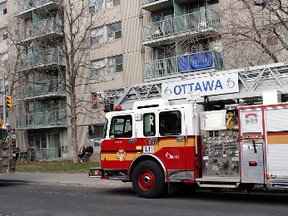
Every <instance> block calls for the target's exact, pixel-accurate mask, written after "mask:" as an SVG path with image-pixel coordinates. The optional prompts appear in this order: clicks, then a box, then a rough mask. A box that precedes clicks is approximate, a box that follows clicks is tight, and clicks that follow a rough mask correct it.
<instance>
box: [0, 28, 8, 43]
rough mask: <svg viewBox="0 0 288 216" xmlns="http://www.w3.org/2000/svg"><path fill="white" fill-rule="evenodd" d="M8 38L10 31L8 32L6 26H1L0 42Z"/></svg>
mask: <svg viewBox="0 0 288 216" xmlns="http://www.w3.org/2000/svg"><path fill="white" fill-rule="evenodd" d="M7 39H8V32H7V30H6V28H1V29H0V42H1V41H5V40H7Z"/></svg>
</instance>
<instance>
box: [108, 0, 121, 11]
mask: <svg viewBox="0 0 288 216" xmlns="http://www.w3.org/2000/svg"><path fill="white" fill-rule="evenodd" d="M105 3H106V4H105V8H106V9H109V8H112V7H116V6H118V5H120V0H106V1H105Z"/></svg>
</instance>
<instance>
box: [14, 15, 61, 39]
mask: <svg viewBox="0 0 288 216" xmlns="http://www.w3.org/2000/svg"><path fill="white" fill-rule="evenodd" d="M61 26H62V21H61V20H60V19H46V20H41V21H38V22H35V23H31V24H30V25H28V26H26V27H25V28H23V29H20V30H18V31H16V32H15V37H14V39H15V41H16V42H21V41H25V40H29V39H34V38H35V37H39V36H42V35H48V34H51V33H56V34H61V35H62V31H61Z"/></svg>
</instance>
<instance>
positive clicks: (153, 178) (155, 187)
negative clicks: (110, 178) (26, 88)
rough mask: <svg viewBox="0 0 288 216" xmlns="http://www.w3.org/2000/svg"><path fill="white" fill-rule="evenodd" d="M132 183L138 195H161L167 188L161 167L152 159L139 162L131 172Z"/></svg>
mask: <svg viewBox="0 0 288 216" xmlns="http://www.w3.org/2000/svg"><path fill="white" fill-rule="evenodd" d="M132 185H133V188H134V190H135V192H136V193H137V194H138V195H139V196H140V197H145V198H155V197H160V196H162V195H163V194H164V193H165V191H166V188H167V185H166V183H165V181H164V173H163V170H162V169H161V167H160V166H159V165H158V164H157V163H155V162H153V161H148V160H146V161H142V162H140V163H139V164H138V165H137V166H136V167H135V169H134V170H133V172H132Z"/></svg>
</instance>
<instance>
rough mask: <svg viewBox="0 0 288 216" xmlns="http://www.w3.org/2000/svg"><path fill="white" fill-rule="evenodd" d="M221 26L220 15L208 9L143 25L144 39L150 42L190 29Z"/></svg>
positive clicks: (196, 29)
mask: <svg viewBox="0 0 288 216" xmlns="http://www.w3.org/2000/svg"><path fill="white" fill-rule="evenodd" d="M219 26H220V18H219V15H218V14H217V13H216V12H214V11H212V10H210V9H207V10H201V11H197V12H193V13H189V14H185V15H182V16H177V17H173V18H169V19H165V20H161V21H157V22H153V23H150V24H148V25H144V26H143V27H142V36H143V41H144V42H148V41H152V40H156V39H158V38H164V37H167V36H172V35H178V34H181V33H186V32H189V31H198V30H205V29H208V28H210V27H213V28H217V27H219Z"/></svg>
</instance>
